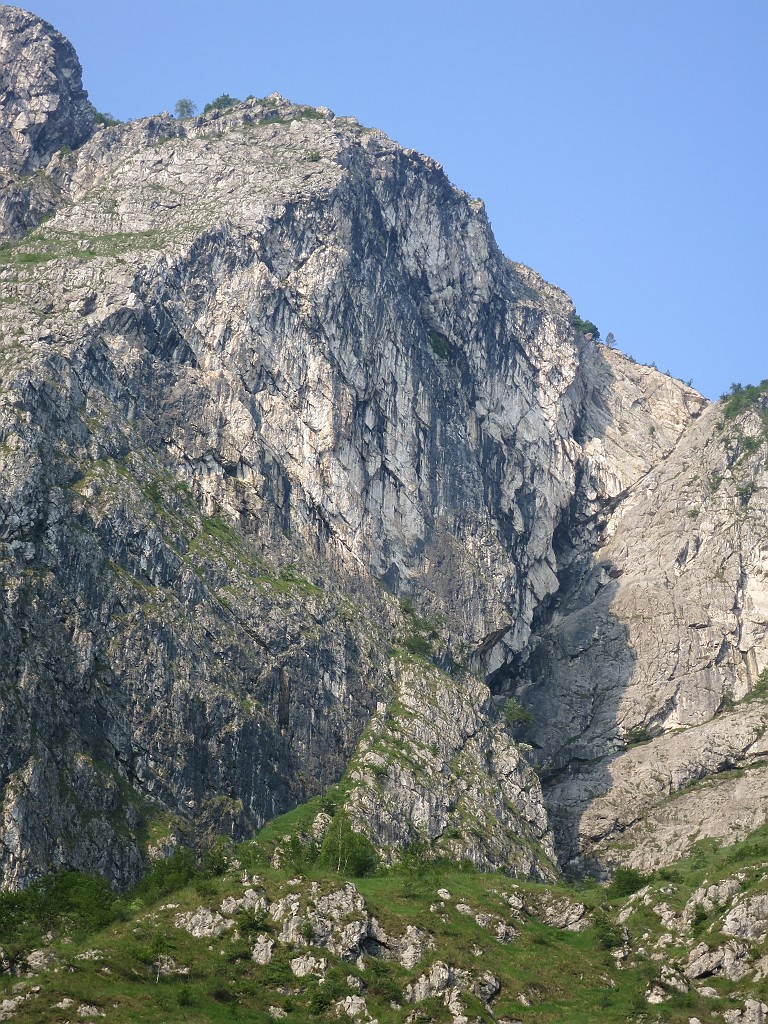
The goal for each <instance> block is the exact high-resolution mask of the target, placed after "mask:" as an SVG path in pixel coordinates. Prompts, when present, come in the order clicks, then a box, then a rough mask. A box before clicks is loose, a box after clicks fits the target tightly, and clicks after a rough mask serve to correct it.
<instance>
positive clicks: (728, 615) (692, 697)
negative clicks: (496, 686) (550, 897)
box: [523, 407, 768, 867]
mask: <svg viewBox="0 0 768 1024" xmlns="http://www.w3.org/2000/svg"><path fill="white" fill-rule="evenodd" d="M767 448H768V444H767V442H766V435H765V431H764V425H763V418H762V414H761V413H759V412H758V411H755V412H747V413H745V414H744V415H743V416H742V417H740V419H739V420H738V421H736V422H735V423H733V424H729V423H727V422H725V421H724V420H723V419H722V408H721V407H713V408H711V409H710V410H708V411H707V412H706V413H705V415H704V416H702V417H701V419H700V420H699V421H698V422H696V423H695V424H693V425H692V426H691V427H690V428H689V429H688V431H687V432H686V433H685V434H684V435H683V438H682V439H681V441H680V443H679V445H678V446H677V447H676V448H675V450H674V452H673V453H672V454H671V455H670V456H669V457H668V458H667V459H666V460H665V461H664V462H663V463H662V464H660V465H659V466H658V467H657V468H655V469H654V470H652V471H651V472H649V473H648V474H647V475H646V476H645V477H644V478H642V480H641V481H640V482H639V483H638V484H636V485H635V486H634V487H633V488H632V489H630V491H629V492H628V494H627V496H626V498H625V499H624V501H623V502H622V503H621V504H620V505H619V506H618V507H617V510H616V512H615V513H614V514H613V516H612V518H611V519H610V521H609V523H608V525H607V529H606V534H607V539H606V540H605V542H604V544H603V545H602V546H601V547H600V549H599V550H598V551H597V553H596V555H595V558H594V561H593V562H589V561H582V562H581V571H580V573H573V574H572V575H571V577H570V579H569V580H568V585H567V586H566V587H565V588H564V592H563V593H562V595H559V597H558V600H557V602H556V603H555V604H554V605H553V608H552V612H551V618H550V621H549V623H548V624H547V626H546V627H544V628H543V629H542V630H541V632H540V633H539V635H538V636H536V637H535V638H534V641H533V643H532V645H531V651H530V656H529V660H528V662H527V665H526V667H525V671H524V675H525V678H527V680H528V682H527V683H526V684H525V685H524V687H523V693H524V699H525V701H526V702H527V704H528V706H529V707H530V708H531V709H532V710H533V712H534V714H535V715H536V717H537V720H538V724H537V726H536V727H535V728H534V729H533V730H532V733H531V735H532V738H534V739H535V742H536V743H537V744H538V745H539V746H540V748H541V750H542V758H543V761H544V769H545V772H547V773H548V792H549V796H548V800H549V805H550V808H551V811H552V813H553V815H554V821H555V827H556V831H557V833H558V837H559V841H560V843H561V850H562V852H563V856H564V857H565V859H566V860H568V859H570V858H575V859H577V860H578V859H579V858H580V857H582V856H587V857H593V856H596V857H598V858H607V859H608V861H611V860H614V859H616V858H621V859H624V860H627V859H628V860H629V862H630V863H635V864H637V865H638V866H641V867H651V866H657V865H658V864H661V863H665V862H668V861H669V860H670V859H674V857H675V856H677V855H680V854H681V853H683V852H686V851H687V850H688V849H689V848H690V845H691V843H692V842H693V841H694V840H695V839H696V838H698V837H705V836H715V837H718V838H728V837H731V838H733V837H738V836H739V835H740V834H742V833H744V832H745V831H749V829H751V828H754V827H756V825H757V824H759V823H760V822H761V821H762V820H763V819H764V816H765V807H764V791H765V787H764V784H763V783H762V781H761V780H762V773H761V772H750V773H749V775H748V780H749V781H747V780H746V779H745V785H744V786H741V785H740V784H739V783H738V782H737V781H735V780H734V779H733V778H732V777H731V776H728V775H727V774H726V775H725V776H724V778H723V785H724V787H725V790H726V791H727V793H728V794H730V797H731V799H730V801H728V800H726V798H725V797H724V796H723V797H715V796H714V794H713V793H712V790H711V786H710V787H709V788H708V789H706V790H699V789H694V790H692V791H691V792H687V787H691V786H693V785H694V784H696V783H699V782H700V781H701V780H706V779H708V778H713V777H715V778H716V777H717V775H718V774H719V773H728V772H729V771H730V770H731V769H744V768H749V767H750V766H753V765H759V764H760V763H761V762H762V761H763V760H764V759H765V757H766V754H767V753H768V751H767V750H766V745H765V740H764V732H765V726H766V722H765V707H764V694H763V689H762V687H763V684H762V683H760V684H759V685H758V683H759V680H761V679H762V678H764V677H763V676H761V673H763V672H764V670H765V668H766V665H768V582H767V580H766V569H767V567H768V560H767V559H768V533H767V532H766V522H768V514H767V513H768V508H767V507H766V496H767V495H768V478H767V477H766V450H767ZM747 698H749V701H748V702H747V703H744V701H745V699H747ZM648 741H650V742H648ZM638 742H640V743H642V746H639V747H636V748H634V749H630V750H629V751H627V752H624V753H622V751H624V750H625V748H626V746H627V745H630V746H631V745H632V744H634V743H638ZM677 794H679V795H677ZM737 794H738V795H737ZM672 800H673V802H670V801H672ZM713 801H714V802H716V803H717V806H719V807H721V810H722V813H721V814H713V813H711V811H712V808H713Z"/></svg>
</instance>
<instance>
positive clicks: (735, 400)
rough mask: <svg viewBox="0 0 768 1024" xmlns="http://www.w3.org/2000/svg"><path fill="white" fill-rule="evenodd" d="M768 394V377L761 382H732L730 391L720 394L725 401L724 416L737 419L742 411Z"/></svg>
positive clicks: (723, 401) (721, 399)
mask: <svg viewBox="0 0 768 1024" xmlns="http://www.w3.org/2000/svg"><path fill="white" fill-rule="evenodd" d="M766 396H768V378H766V379H765V380H762V381H760V383H759V384H746V385H744V384H731V388H730V391H727V392H726V393H725V394H724V395H721V396H720V401H721V402H722V403H723V416H724V417H725V419H727V420H732V419H735V418H736V417H737V416H739V415H740V414H741V413H742V412H746V411H747V409H750V408H752V407H753V406H755V405H757V404H758V403H759V402H760V401H761V399H765V398H766Z"/></svg>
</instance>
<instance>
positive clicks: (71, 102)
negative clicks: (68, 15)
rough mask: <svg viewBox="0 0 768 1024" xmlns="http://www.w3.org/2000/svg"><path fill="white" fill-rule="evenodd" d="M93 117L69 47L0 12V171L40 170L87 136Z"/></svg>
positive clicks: (24, 18)
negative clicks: (66, 148)
mask: <svg viewBox="0 0 768 1024" xmlns="http://www.w3.org/2000/svg"><path fill="white" fill-rule="evenodd" d="M94 125H95V120H94V111H93V107H92V106H91V104H90V103H89V102H88V94H87V93H86V92H85V90H84V89H83V82H82V69H81V68H80V61H79V60H78V59H77V54H76V53H75V51H74V49H73V48H72V45H71V43H70V42H69V41H68V40H66V39H65V38H64V36H62V35H60V33H58V32H57V31H56V30H55V29H54V28H53V26H51V25H49V24H48V23H47V22H45V21H41V20H40V18H38V17H36V16H35V15H34V14H30V13H29V12H28V11H24V10H22V9H21V8H20V7H5V6H3V7H0V165H2V167H3V170H5V171H7V172H11V173H12V174H29V173H30V172H31V171H34V170H36V169H37V168H38V167H43V166H45V164H46V163H48V161H49V160H50V158H51V157H52V156H53V154H54V153H55V152H57V150H59V149H61V148H62V147H63V146H66V147H68V148H69V149H76V148H77V147H78V146H81V145H82V144H83V143H84V142H85V141H86V140H87V139H89V138H90V137H91V135H92V134H93V130H94Z"/></svg>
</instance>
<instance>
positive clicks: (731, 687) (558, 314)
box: [0, 7, 768, 886]
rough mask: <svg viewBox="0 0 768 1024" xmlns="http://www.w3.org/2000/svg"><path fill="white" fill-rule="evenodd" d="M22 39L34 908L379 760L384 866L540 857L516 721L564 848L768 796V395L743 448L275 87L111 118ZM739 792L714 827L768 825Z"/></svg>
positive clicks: (16, 58) (17, 841) (2, 280)
mask: <svg viewBox="0 0 768 1024" xmlns="http://www.w3.org/2000/svg"><path fill="white" fill-rule="evenodd" d="M0 41H2V42H0V46H6V47H7V48H8V49H7V53H8V58H7V62H6V61H4V63H3V68H4V71H3V74H4V75H6V79H4V80H3V82H4V84H3V88H4V90H5V93H4V95H5V99H4V100H3V105H2V108H1V109H0V129H2V131H4V132H5V134H4V135H3V136H2V138H3V139H8V140H9V141H7V142H3V144H2V145H3V148H2V150H0V163H2V164H3V174H4V175H5V178H4V179H3V182H4V184H3V185H2V190H0V191H2V196H3V198H2V200H1V201H2V202H3V203H4V204H5V205H4V206H3V218H4V220H3V225H4V231H5V233H6V236H8V237H10V238H16V237H17V236H18V235H19V234H20V233H21V232H22V231H24V230H26V229H27V228H29V227H33V228H34V229H33V230H30V231H28V232H27V233H26V234H25V235H24V237H23V238H21V239H19V240H16V241H12V242H8V243H6V244H5V245H4V246H3V247H2V248H1V249H0V293H1V294H2V306H0V393H1V394H2V401H0V573H1V574H2V579H3V598H2V607H1V608H0V611H2V615H1V616H0V776H1V777H2V780H3V782H2V786H3V789H2V793H1V794H0V801H1V804H0V877H1V878H2V883H3V884H4V885H6V886H20V885H24V884H26V883H27V882H28V881H29V880H30V879H32V878H34V877H36V876H37V875H39V874H41V873H43V872H45V871H47V870H50V869H51V868H55V867H58V866H62V865H66V866H69V867H75V868H81V869H87V870H97V871H100V872H101V873H103V874H105V875H106V876H107V877H109V878H110V879H111V880H112V881H113V882H114V883H115V884H118V885H120V884H125V883H127V882H129V881H131V880H133V879H135V878H136V877H137V875H138V873H139V872H140V871H141V869H142V867H143V865H144V864H145V852H144V846H145V838H144V837H145V836H146V835H148V836H149V839H150V841H151V842H150V849H153V850H162V849H171V850H172V849H173V848H174V844H175V843H177V842H179V841H190V840H193V839H194V838H196V837H197V838H199V837H200V836H203V837H204V836H205V835H206V833H210V834H218V833H220V832H225V833H228V834H230V835H232V836H234V837H240V836H244V835H246V834H248V833H249V832H250V831H252V830H253V829H254V828H257V827H259V826H260V825H261V824H262V823H263V822H264V821H265V820H266V819H267V818H269V817H271V816H273V815H275V814H278V813H280V812H282V811H285V810H288V809H289V808H291V807H292V806H294V805H295V804H296V803H298V802H301V801H302V800H305V799H306V798H307V797H309V796H312V795H314V794H317V793H320V792H322V791H323V790H324V789H325V788H326V787H327V786H328V785H329V784H331V783H332V782H335V781H336V780H338V779H339V778H340V777H341V776H342V774H343V773H344V772H345V770H347V769H348V768H349V766H350V764H351V765H352V767H351V768H350V779H349V781H350V783H351V785H350V787H349V789H348V792H349V796H348V813H349V815H350V817H351V819H352V820H353V821H354V822H355V823H356V827H358V828H360V829H361V830H364V831H367V832H368V834H369V835H370V836H371V837H372V838H373V839H374V840H375V841H376V842H377V843H378V844H379V845H381V846H382V847H384V848H385V849H384V853H385V856H396V848H397V847H398V846H399V845H401V844H403V843H412V842H414V841H419V840H424V841H427V842H429V843H432V844H434V845H435V846H436V847H437V849H439V850H442V851H443V852H447V853H450V854H451V855H453V856H456V857H465V856H466V857H470V858H471V859H472V860H473V861H474V862H475V863H476V864H478V865H482V866H489V867H490V866H493V867H499V868H502V869H504V870H507V871H510V872H519V873H522V874H532V875H535V876H539V877H541V876H546V875H548V874H549V873H551V872H552V871H553V858H554V853H555V851H554V848H553V846H552V836H551V832H550V830H549V825H548V820H547V812H546V809H545V804H544V799H543V796H542V792H541V788H540V785H539V781H538V778H537V776H536V774H535V773H534V771H533V770H532V768H531V766H530V764H529V760H532V759H533V757H532V753H531V751H530V749H529V750H527V751H525V750H521V749H519V748H518V747H517V746H516V745H515V743H514V739H513V737H514V736H515V735H516V736H518V738H520V736H522V737H523V738H528V739H531V740H532V741H533V743H534V744H535V748H534V749H535V750H536V751H537V756H539V757H540V760H541V761H542V763H543V766H544V769H545V772H546V775H545V778H546V779H547V801H548V804H549V808H550V810H551V812H552V817H553V821H554V824H555V829H556V837H557V840H558V844H559V851H558V852H559V853H560V855H561V857H562V858H563V859H564V860H565V861H571V860H573V861H576V862H580V861H581V858H583V856H584V855H585V854H587V855H588V856H590V857H598V858H602V859H603V860H605V861H606V862H608V863H610V861H611V858H612V857H613V856H614V851H613V847H612V846H611V843H612V841H613V837H614V835H615V834H616V833H617V832H618V831H623V832H624V834H625V835H627V834H629V832H630V830H631V828H632V827H633V824H634V822H635V821H636V820H638V821H639V820H642V821H644V822H647V821H650V820H651V819H653V820H654V822H655V821H661V820H662V819H663V817H664V814H665V813H666V808H667V806H668V805H667V804H666V803H665V800H666V799H667V798H668V797H669V796H670V795H671V794H673V793H677V792H679V791H681V787H684V786H688V785H689V784H691V783H694V782H697V781H700V780H703V779H707V778H708V777H709V776H711V775H712V774H713V773H718V772H721V771H722V769H723V768H725V767H729V768H730V767H741V766H744V767H746V766H752V765H753V764H754V765H756V767H755V768H754V774H753V776H752V778H753V779H758V778H762V776H759V774H758V773H759V771H760V768H759V765H758V761H759V758H760V756H762V755H761V751H762V746H761V743H762V739H761V737H762V729H763V728H764V704H763V703H762V702H761V701H760V700H754V701H753V702H751V703H749V704H748V705H744V706H743V707H742V706H741V705H738V706H737V702H738V701H739V700H740V699H741V698H742V697H744V696H745V695H746V694H747V693H748V691H750V688H751V690H752V691H754V683H755V680H756V679H757V678H758V675H759V673H760V672H761V671H762V669H763V668H764V667H765V664H766V660H767V659H768V650H767V649H766V643H765V623H766V617H767V614H768V613H767V610H766V609H767V608H768V599H766V591H765V577H764V571H765V558H766V554H765V552H766V545H765V534H764V525H763V524H764V523H765V517H764V515H762V518H761V514H762V512H764V506H763V505H762V504H761V502H762V501H763V498H764V494H765V491H764V489H763V488H764V486H765V484H764V472H765V463H764V452H765V446H764V445H763V444H762V442H761V441H759V438H760V437H761V436H762V434H761V433H760V431H761V430H762V419H761V414H760V413H759V412H755V413H753V414H745V417H742V419H741V420H739V423H738V428H736V427H734V428H728V430H731V433H729V432H728V430H726V431H725V432H724V433H722V435H721V434H720V433H718V431H717V430H716V429H715V428H716V423H717V420H718V415H719V414H718V412H717V410H714V409H710V410H706V404H707V403H706V402H705V400H704V399H702V398H701V396H700V395H698V394H697V393H696V392H695V391H693V390H692V389H691V388H689V387H687V386H685V385H684V384H681V383H680V382H678V381H675V380H672V379H670V378H668V377H665V376H664V375H662V374H659V373H658V372H657V371H655V370H653V369H650V368H647V367H639V366H637V365H635V364H634V363H633V362H632V361H631V360H628V359H627V358H626V357H624V356H622V355H621V354H620V353H618V352H614V351H609V350H607V349H605V348H604V347H602V346H599V345H596V344H594V343H593V342H592V341H591V340H590V339H588V338H585V337H584V336H583V335H581V334H579V333H578V332H577V331H576V330H575V329H574V328H573V326H572V318H573V312H574V311H573V306H572V304H571V302H570V300H569V299H568V298H567V296H565V295H564V294H563V293H562V292H560V291H559V290H557V289H556V288H554V287H552V286H551V285H549V284H547V283H546V282H544V281H543V280H542V279H541V278H540V277H539V276H538V275H536V274H535V273H534V272H533V271H531V270H529V269H527V268H525V267H522V266H519V265H517V264H512V263H510V262H509V261H508V260H507V259H505V258H504V256H503V255H502V254H501V253H500V252H499V250H498V248H497V246H496V244H495V242H494V239H493V236H492V234H491V231H490V227H489V224H488V221H487V218H486V216H485V212H484V210H483V207H482V204H481V203H480V202H479V201H477V200H474V199H471V198H470V197H469V196H467V195H465V194H464V193H462V192H459V191H457V190H456V189H454V188H453V187H452V186H451V185H450V183H449V181H448V180H447V178H446V177H445V175H444V174H443V172H442V170H441V168H440V167H439V166H438V165H437V164H435V163H434V161H432V160H430V159H428V158H426V157H423V156H420V155H419V154H417V153H415V152H413V151H410V150H403V149H401V148H400V147H399V146H397V145H396V144H395V143H393V142H392V141H391V140H389V139H387V138H386V137H385V136H384V135H383V134H381V133H380V132H378V131H375V130H373V131H372V130H368V129H366V128H362V127H361V126H360V125H359V124H358V123H357V122H356V121H354V120H353V119H350V118H336V117H334V115H333V114H332V113H331V112H330V111H328V110H325V109H324V108H320V109H318V110H315V109H313V108H307V107H300V106H296V105H294V104H291V103H289V102H288V101H286V100H284V99H282V98H281V97H279V96H277V95H273V96H270V97H267V98H266V99H264V100H249V101H247V102H246V103H244V104H239V105H237V106H235V107H233V108H231V109H228V110H224V111H215V112H213V113H212V114H210V115H209V116H206V117H200V118H197V119H196V120H193V121H184V122H177V121H175V120H173V119H172V118H170V117H169V116H168V115H160V116H157V117H152V118H145V119H143V120H140V121H137V122H134V123H131V124H128V125H118V126H113V127H111V128H105V129H102V130H100V131H98V132H97V133H96V134H92V127H93V124H92V120H89V119H88V118H89V116H90V115H89V114H88V111H89V110H90V107H88V105H87V102H86V99H85V95H84V94H83V93H82V91H81V88H80V85H79V65H77V61H76V58H75V57H74V54H73V53H72V51H71V48H70V47H69V45H68V44H67V43H66V42H65V41H64V40H62V39H61V37H60V36H58V35H57V34H56V33H55V32H54V31H53V30H52V29H51V28H50V26H47V25H46V24H45V23H44V22H41V21H40V20H39V19H36V18H34V16H32V15H28V14H26V13H25V12H21V11H19V10H18V9H16V8H5V7H3V8H0ZM11 64H12V65H13V68H12V69H11V70H5V68H6V65H7V66H8V67H10V65H11ZM6 80H7V82H9V83H11V84H10V85H7V86H6V84H5V82H6ZM45 82H47V83H48V84H47V86H45V88H43V84H44V83H45ZM24 83H26V84H24ZM41 83H42V84H41ZM46 89H47V92H46ZM31 97H37V98H36V99H35V100H34V102H33V100H32V98H31ZM41 97H42V98H41ZM46 97H47V99H46ZM54 99H56V101H57V102H54ZM22 107H23V109H24V111H26V113H25V117H24V118H21V117H20V114H19V111H20V110H21V109H22ZM86 108H87V109H86ZM30 111H32V112H36V113H34V116H33V113H30ZM38 115H39V116H38ZM25 118H26V119H25ZM81 143H82V144H81ZM62 146H67V147H69V148H72V149H75V147H77V146H79V148H77V149H76V151H75V152H72V153H66V152H64V153H62V152H61V151H60V150H61V147H62ZM56 150H59V152H55V151H56ZM32 168H38V173H37V174H36V175H35V176H34V187H33V186H31V185H30V186H29V187H27V186H26V185H24V183H23V182H21V183H20V180H19V178H18V175H19V173H20V172H21V171H22V170H23V169H26V170H29V169H32ZM6 186H7V187H6ZM25 188H26V189H27V190H26V191H24V189H25ZM25 197H26V198H25ZM45 212H49V213H53V214H54V215H53V216H52V217H51V219H49V220H47V221H46V222H45V223H44V224H38V221H39V220H40V218H41V216H42V214H43V213H45ZM35 224H38V226H37V227H34V225H35ZM705 410H706V411H705ZM750 415H751V416H752V419H750ZM736 429H738V431H739V433H738V436H737V434H736V433H734V432H733V431H734V430H736ZM745 437H747V438H752V439H753V440H752V441H748V442H747V443H746V447H745V443H744V438H745ZM729 438H730V440H729ZM739 438H741V440H739ZM729 445H730V447H729ZM739 445H741V448H739ZM761 445H762V447H761ZM747 449H749V450H747ZM697 473H698V478H697V479H696V480H694V479H693V478H694V476H695V474H697ZM713 474H715V475H717V477H718V481H719V482H718V486H717V488H715V487H714V486H713V484H714V479H715V476H714V475H713ZM761 474H763V475H761ZM745 488H746V489H745ZM694 507H695V510H696V515H695V516H693V515H692V514H691V513H692V512H693V511H694ZM761 531H763V532H761ZM513 693H514V694H516V699H517V701H518V704H517V705H512V706H511V707H512V709H513V710H514V707H517V710H518V711H519V710H520V705H525V706H528V707H530V708H531V710H532V712H533V714H534V716H535V719H536V724H535V725H534V726H533V727H532V728H530V729H529V730H528V732H527V733H526V730H525V725H524V723H522V724H521V721H520V719H519V718H517V719H516V718H515V716H514V714H510V705H508V704H506V703H505V702H506V700H507V698H508V697H509V696H510V695H511V694H513ZM679 729H685V730H688V733H686V737H685V738H680V737H676V736H675V730H679ZM638 730H649V732H650V733H651V734H653V735H656V734H658V735H659V736H660V738H659V740H658V741H657V742H659V743H665V744H667V747H665V748H664V749H665V752H668V757H669V759H670V760H669V765H671V766H672V767H671V768H670V772H671V776H670V779H669V780H667V779H662V780H661V781H659V780H658V779H657V777H656V774H654V771H655V770H654V769H653V767H652V765H651V762H650V761H649V762H648V765H647V766H646V767H638V765H642V758H643V756H644V754H643V752H644V751H646V750H650V749H651V747H650V746H649V747H647V748H646V747H633V748H632V749H629V750H625V746H626V745H627V743H631V742H632V740H633V738H637V737H638V736H640V735H641V733H640V732H639V731H638ZM643 735H644V734H643ZM359 743H360V746H359V747H358V744H359ZM676 743H678V747H675V744H676ZM356 751H357V752H356ZM675 751H677V752H675ZM622 772H624V773H625V774H622ZM638 778H639V779H641V780H642V784H641V786H640V787H639V792H640V800H639V802H637V801H635V802H634V803H632V802H631V801H629V800H628V798H627V797H625V796H624V795H623V794H624V792H625V788H623V787H625V783H624V781H622V780H629V779H631V780H632V785H633V787H634V786H635V783H636V781H637V779H638ZM728 784H730V785H731V786H732V787H738V784H739V779H738V778H735V777H732V778H731V779H730V780H728ZM627 785H628V783H627ZM697 792H698V791H696V790H694V789H691V790H685V791H684V792H683V795H682V796H681V797H680V798H679V800H678V803H680V801H687V802H686V803H680V806H681V807H685V808H687V810H686V812H685V813H686V814H687V815H688V817H687V818H685V821H687V822H688V821H690V820H691V819H692V818H696V819H697V820H698V816H699V814H700V812H699V811H698V810H697V809H696V799H697V796H696V793H697ZM724 803H727V807H728V810H727V811H725V810H724V812H723V815H722V816H721V817H720V818H719V819H718V821H719V822H720V824H717V825H716V824H711V823H710V824H708V825H707V826H706V827H707V828H710V830H711V829H714V828H720V829H721V831H722V832H723V834H725V833H726V832H728V830H729V829H730V831H733V829H736V828H745V827H747V824H748V823H753V822H755V821H757V820H758V819H759V820H762V818H761V813H760V807H761V804H760V802H759V800H755V799H753V797H752V796H751V795H750V792H743V793H742V796H741V798H740V800H739V801H736V800H733V799H729V800H727V801H724ZM638 808H639V814H640V818H639V819H636V818H632V817H631V815H632V814H633V813H634V814H635V815H637V813H638ZM729 815H730V817H729ZM653 816H655V817H653ZM681 820H683V818H681ZM726 821H732V823H733V828H731V826H730V825H726V824H725V823H726ZM670 827H671V828H672V832H674V827H676V826H674V827H672V826H670ZM702 827H704V826H702ZM637 831H638V835H637V839H636V840H633V841H634V842H635V849H636V851H637V853H636V854H633V856H635V858H636V860H637V862H638V863H646V862H647V860H648V858H649V857H650V853H648V849H649V846H648V842H649V841H648V839H647V836H646V837H644V833H643V829H642V828H640V827H639V828H638V830H637ZM678 831H680V830H678ZM682 831H683V832H684V834H685V836H686V837H687V836H689V834H690V832H691V829H690V827H689V825H688V824H686V826H685V827H684V828H683V830H682ZM672 832H670V837H671V836H672ZM677 834H678V833H677V832H675V833H674V835H677ZM681 835H682V833H681ZM669 843H670V848H672V847H673V846H674V842H673V841H672V838H670V839H669ZM643 844H645V845H643ZM679 845H680V846H681V848H682V846H684V845H685V844H684V843H683V840H682V838H681V839H680V844H679ZM388 847H391V849H386V848H388Z"/></svg>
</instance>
